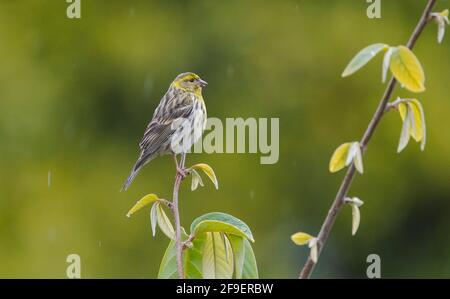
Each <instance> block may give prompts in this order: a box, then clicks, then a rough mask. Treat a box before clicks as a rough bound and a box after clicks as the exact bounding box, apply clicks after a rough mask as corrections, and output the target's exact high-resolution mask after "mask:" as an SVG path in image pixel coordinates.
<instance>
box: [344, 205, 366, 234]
mask: <svg viewBox="0 0 450 299" xmlns="http://www.w3.org/2000/svg"><path fill="white" fill-rule="evenodd" d="M345 202H346V203H347V204H349V205H350V206H351V207H352V236H354V235H356V232H357V231H358V228H359V223H360V222H361V213H360V211H359V207H361V206H362V205H363V204H364V202H363V201H362V200H360V199H359V198H357V197H353V198H346V199H345Z"/></svg>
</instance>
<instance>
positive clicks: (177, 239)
mask: <svg viewBox="0 0 450 299" xmlns="http://www.w3.org/2000/svg"><path fill="white" fill-rule="evenodd" d="M184 162H185V154H182V155H181V161H180V164H178V162H177V158H176V156H175V163H176V165H177V174H176V176H175V184H174V186H173V199H172V212H173V216H174V219H175V246H176V256H177V271H178V278H180V279H183V278H184V271H183V244H182V242H181V224H180V213H179V210H178V191H179V190H180V184H181V181H182V180H183V179H184V176H183V175H182V174H181V173H180V172H179V170H180V169H184Z"/></svg>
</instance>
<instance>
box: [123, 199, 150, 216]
mask: <svg viewBox="0 0 450 299" xmlns="http://www.w3.org/2000/svg"><path fill="white" fill-rule="evenodd" d="M157 200H158V196H157V195H156V194H147V195H145V196H144V197H142V198H141V199H139V200H138V201H137V202H136V204H135V205H134V206H133V207H132V208H131V209H130V210H129V211H128V213H127V217H130V216H131V215H133V214H134V213H136V212H137V211H139V210H140V209H142V208H143V207H145V206H146V205H148V204H149V203H152V202H154V201H157Z"/></svg>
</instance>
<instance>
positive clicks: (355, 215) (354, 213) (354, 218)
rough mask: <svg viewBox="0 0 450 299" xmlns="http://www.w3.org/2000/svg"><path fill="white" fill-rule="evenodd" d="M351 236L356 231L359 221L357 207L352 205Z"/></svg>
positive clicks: (359, 215)
mask: <svg viewBox="0 0 450 299" xmlns="http://www.w3.org/2000/svg"><path fill="white" fill-rule="evenodd" d="M351 206H352V236H354V235H355V234H356V232H357V231H358V227H359V223H360V221H361V214H360V212H359V207H358V206H357V205H356V204H352V205H351Z"/></svg>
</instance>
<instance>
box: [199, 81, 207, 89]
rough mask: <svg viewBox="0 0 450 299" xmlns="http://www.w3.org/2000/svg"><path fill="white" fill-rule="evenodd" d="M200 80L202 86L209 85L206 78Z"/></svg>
mask: <svg viewBox="0 0 450 299" xmlns="http://www.w3.org/2000/svg"><path fill="white" fill-rule="evenodd" d="M199 82H200V86H201V87H205V86H206V85H208V82H206V81H205V80H202V79H199Z"/></svg>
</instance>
